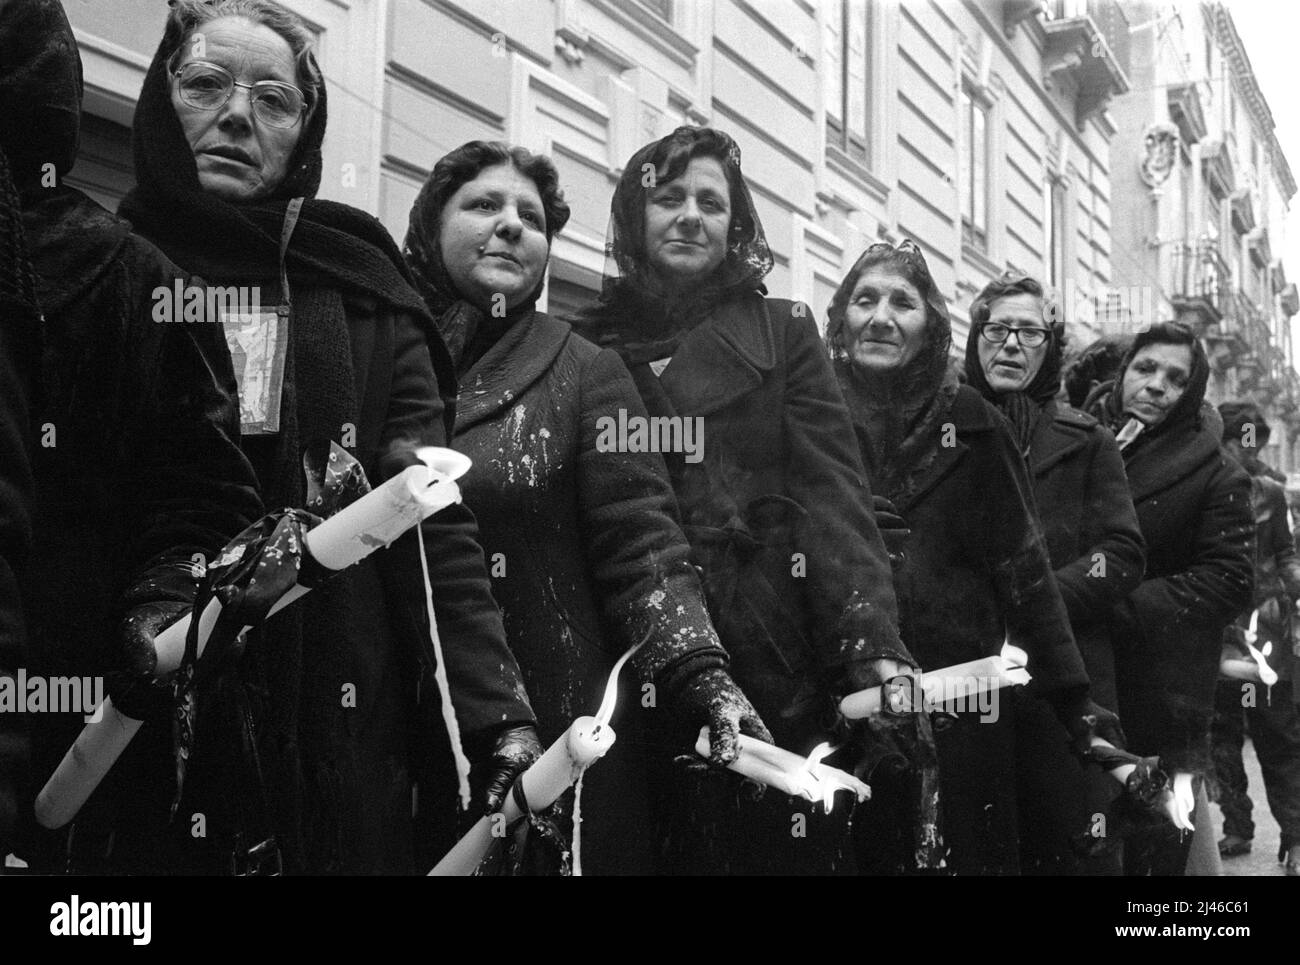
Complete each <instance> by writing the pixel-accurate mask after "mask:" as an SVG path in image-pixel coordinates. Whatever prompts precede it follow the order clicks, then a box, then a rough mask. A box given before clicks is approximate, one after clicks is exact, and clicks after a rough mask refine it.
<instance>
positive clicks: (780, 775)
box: [695, 727, 871, 812]
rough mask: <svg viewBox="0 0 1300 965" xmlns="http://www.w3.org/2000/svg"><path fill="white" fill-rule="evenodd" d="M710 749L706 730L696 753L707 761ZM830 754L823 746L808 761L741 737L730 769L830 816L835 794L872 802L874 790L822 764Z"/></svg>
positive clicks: (844, 773) (704, 729) (826, 746)
mask: <svg viewBox="0 0 1300 965" xmlns="http://www.w3.org/2000/svg"><path fill="white" fill-rule="evenodd" d="M709 749H710V747H709V729H708V728H707V727H704V728H702V729H701V730H700V736H699V739H698V740H697V741H696V742H695V753H697V754H699V755H700V756H701V757H704V758H707V757H708V756H709ZM830 753H831V748H830V745H828V744H821V745H818V747H817V749H816V750H814V751H813V752H812V754H810V755H809V756H808V757H800V756H799V755H798V754H792V753H791V752H790V751H787V750H782V749H781V748H780V747H776V746H774V745H772V744H765V743H764V742H763V741H760V740H755V739H754V738H752V737H748V736H746V735H745V734H741V735H740V740H739V753H738V754H737V755H736V759H735V760H734V761H732V762H731V763H730V764H728V765H727V769H728V770H731V771H735V772H736V773H737V774H739V775H741V776H742V777H747V778H749V779H750V780H752V781H757V782H759V783H760V784H766V785H767V786H768V787H774V788H776V789H777V790H780V791H784V792H785V793H786V794H789V795H790V796H791V797H801V798H804V799H805V800H808V801H814V802H816V801H820V802H821V803H822V805H823V806H824V807H825V808H826V810H827V811H828V812H829V811H830V810H831V808H832V807H833V806H834V801H835V792H836V791H850V792H852V793H853V795H854V796H855V797H856V798H857V799H858V800H859V801H865V800H866V799H867V798H869V797H870V796H871V788H870V787H868V786H867V785H866V784H864V783H862V782H861V781H859V780H858V779H857V778H856V777H854V776H853V775H852V774H848V773H846V772H844V771H841V770H840V769H839V768H838V767H831V766H830V765H829V764H823V763H821V760H822V758H823V757H826V756H828V755H829V754H830Z"/></svg>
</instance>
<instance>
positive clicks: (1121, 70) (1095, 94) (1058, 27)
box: [1004, 0, 1129, 130]
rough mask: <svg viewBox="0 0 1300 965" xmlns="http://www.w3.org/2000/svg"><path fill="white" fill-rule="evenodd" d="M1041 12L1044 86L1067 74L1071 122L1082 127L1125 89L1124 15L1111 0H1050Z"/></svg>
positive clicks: (1055, 83)
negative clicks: (1070, 83) (1071, 96)
mask: <svg viewBox="0 0 1300 965" xmlns="http://www.w3.org/2000/svg"><path fill="white" fill-rule="evenodd" d="M1005 10H1006V8H1004V19H1005V16H1006V13H1005ZM1045 12H1046V17H1047V19H1046V20H1045V22H1044V23H1043V32H1044V34H1045V35H1046V39H1047V42H1046V44H1045V45H1044V46H1043V86H1044V87H1045V88H1047V89H1048V90H1052V89H1054V88H1056V87H1057V86H1059V85H1060V84H1061V83H1062V81H1063V79H1064V78H1067V77H1068V78H1072V80H1073V83H1074V87H1075V100H1074V123H1075V126H1076V127H1077V128H1078V129H1079V130H1083V128H1084V125H1085V124H1086V123H1087V122H1088V119H1089V118H1091V117H1094V116H1096V115H1097V114H1100V113H1101V112H1102V111H1104V110H1105V109H1106V105H1107V103H1109V101H1110V99H1111V97H1112V96H1114V95H1116V94H1123V93H1126V92H1127V91H1128V89H1129V82H1128V75H1127V73H1126V70H1127V67H1128V53H1129V35H1128V18H1127V17H1126V16H1125V15H1124V11H1123V9H1122V8H1121V7H1120V5H1119V4H1118V3H1116V2H1115V0H1087V2H1086V3H1082V2H1079V0H1051V2H1049V3H1047V4H1046V5H1045Z"/></svg>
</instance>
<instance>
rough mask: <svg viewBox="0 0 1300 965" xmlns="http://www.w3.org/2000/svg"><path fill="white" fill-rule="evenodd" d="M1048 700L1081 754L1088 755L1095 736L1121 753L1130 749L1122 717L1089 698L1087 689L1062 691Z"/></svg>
mask: <svg viewBox="0 0 1300 965" xmlns="http://www.w3.org/2000/svg"><path fill="white" fill-rule="evenodd" d="M1048 699H1049V701H1050V702H1051V704H1052V709H1053V710H1054V711H1056V717H1057V719H1058V720H1059V721H1060V722H1061V724H1062V726H1064V727H1065V730H1066V732H1067V733H1068V734H1069V735H1070V746H1071V747H1073V748H1074V750H1075V751H1076V752H1077V753H1079V754H1081V755H1087V754H1088V753H1089V751H1090V749H1091V747H1092V738H1093V737H1094V736H1096V737H1100V738H1101V739H1102V740H1104V741H1108V742H1109V743H1111V744H1113V745H1115V746H1116V747H1118V748H1121V749H1122V748H1124V747H1126V746H1127V745H1128V738H1126V737H1125V736H1124V731H1123V729H1122V728H1121V727H1120V724H1119V717H1118V716H1117V715H1116V714H1115V713H1114V712H1113V711H1110V710H1107V709H1106V708H1105V707H1102V706H1101V705H1100V704H1098V703H1097V702H1096V701H1095V700H1093V699H1092V698H1091V697H1089V696H1088V691H1087V689H1086V688H1078V687H1076V688H1071V689H1070V690H1065V691H1058V692H1056V693H1054V694H1050V695H1049V697H1048Z"/></svg>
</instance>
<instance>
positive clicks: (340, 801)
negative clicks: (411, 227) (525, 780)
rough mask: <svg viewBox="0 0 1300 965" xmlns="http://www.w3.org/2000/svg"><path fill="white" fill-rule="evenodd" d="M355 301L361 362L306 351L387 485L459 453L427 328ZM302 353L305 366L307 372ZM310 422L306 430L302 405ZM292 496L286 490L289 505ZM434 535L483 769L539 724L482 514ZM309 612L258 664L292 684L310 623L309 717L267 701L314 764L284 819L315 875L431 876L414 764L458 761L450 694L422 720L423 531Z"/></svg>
mask: <svg viewBox="0 0 1300 965" xmlns="http://www.w3.org/2000/svg"><path fill="white" fill-rule="evenodd" d="M343 305H344V311H345V318H346V323H347V331H348V337H349V343H348V346H347V352H346V353H345V354H344V355H343V356H342V357H335V356H332V355H331V356H328V357H326V356H323V355H322V354H321V353H322V350H323V347H322V346H321V345H319V344H316V343H314V342H312V341H311V340H310V339H309V336H308V334H307V333H303V335H302V336H301V341H300V342H299V345H298V349H297V351H298V352H299V353H306V355H307V356H315V357H314V358H312V359H311V361H310V362H309V363H308V364H309V365H310V367H311V368H314V369H316V370H319V369H320V368H321V367H323V366H324V367H328V368H331V369H333V370H335V371H336V372H338V373H341V374H342V377H345V378H350V379H351V380H352V382H353V385H354V386H355V399H356V406H357V409H356V415H357V418H356V423H355V426H354V428H355V437H354V439H345V440H344V441H354V442H355V446H354V448H353V451H354V452H355V454H356V456H357V458H358V459H359V460H360V462H361V464H362V466H363V467H364V468H365V470H366V474H367V476H368V477H369V478H370V479H371V480H372V481H374V482H375V483H376V484H377V483H378V482H380V481H382V480H384V479H385V478H387V477H389V476H391V475H392V473H393V467H391V466H390V465H389V464H388V463H389V460H390V459H391V458H392V454H393V453H394V452H395V451H398V450H402V449H405V448H407V447H409V446H410V445H411V444H415V445H444V446H445V445H447V444H448V440H447V438H446V435H445V432H444V423H443V417H442V416H443V413H442V408H443V407H442V401H441V399H440V398H439V395H438V392H437V389H436V382H435V380H434V375H433V369H432V364H431V361H430V356H429V349H428V344H427V342H426V339H425V334H424V332H423V331H422V330H421V328H420V327H419V326H418V325H417V324H416V322H415V320H414V319H413V318H412V317H411V316H410V314H409V313H406V312H403V311H400V310H395V309H393V308H392V307H390V306H388V305H385V304H383V303H381V302H378V301H376V300H375V299H369V298H366V297H364V296H361V295H352V294H348V295H345V297H344V300H343ZM303 358H304V356H303V355H302V354H300V355H299V356H298V361H299V363H300V364H301V362H302V361H303ZM291 379H292V373H287V374H286V382H289V383H290V384H288V385H286V396H285V398H286V400H288V399H292V398H294V397H295V395H296V394H297V393H296V390H297V389H298V387H297V386H294V385H292V383H291ZM290 393H294V394H290ZM286 404H287V403H286ZM299 419H300V422H301V421H304V414H303V413H302V412H301V409H300V413H299ZM340 428H342V427H340ZM264 443H269V444H266V445H264ZM244 445H245V448H246V450H247V451H248V452H249V453H250V455H251V457H252V461H253V465H254V467H255V468H256V469H257V471H258V475H259V478H268V479H274V478H280V476H281V475H282V474H283V472H284V469H283V467H282V466H281V465H278V464H277V462H278V458H277V455H276V454H277V453H278V452H279V449H278V447H277V445H276V444H275V442H274V441H273V440H269V439H267V438H266V437H261V438H252V439H245V442H244ZM266 498H267V501H268V503H272V502H277V501H276V500H275V498H274V497H273V496H272V495H269V494H268V496H267V497H266ZM283 500H284V497H283V495H281V498H280V499H279V500H278V502H283ZM423 526H424V541H425V547H426V556H427V562H428V567H429V576H430V580H431V581H432V586H433V603H434V610H435V616H436V618H437V621H438V632H439V635H440V637H441V640H442V645H443V654H444V656H445V658H446V660H447V672H448V677H449V679H450V682H451V685H452V693H453V702H454V703H455V709H456V714H457V719H458V722H459V725H460V729H461V734H462V739H463V740H464V742H465V749H466V752H467V754H468V755H469V756H470V759H471V761H475V762H476V763H481V762H483V761H484V759H485V757H486V755H487V753H488V752H489V751H490V749H491V748H490V744H491V738H492V735H494V734H495V732H496V731H498V730H499V729H500V728H501V727H502V726H504V725H509V724H518V723H527V722H530V721H531V720H532V712H531V710H530V709H529V707H528V703H527V698H526V697H525V695H524V691H523V685H522V683H521V682H520V679H519V676H518V674H519V671H518V669H517V667H516V665H515V662H514V659H513V657H512V656H511V654H510V652H509V650H508V649H507V647H506V643H505V632H504V628H503V626H502V623H501V615H500V611H499V610H498V608H497V605H496V603H495V602H494V601H493V599H492V597H491V590H490V586H489V584H488V580H487V571H486V568H485V565H484V559H483V553H482V550H481V548H480V546H479V544H478V538H477V523H476V522H475V520H474V517H473V514H472V513H471V512H470V510H469V509H468V507H467V506H466V505H464V504H461V505H455V506H451V507H448V508H447V509H445V510H443V511H441V512H439V513H438V514H437V515H436V516H433V517H430V519H428V520H426V521H425V523H424V524H423ZM295 609H296V610H297V612H296V613H295V612H294V610H290V611H286V612H285V613H284V614H282V615H280V616H277V617H276V618H273V619H272V620H271V621H268V623H267V624H266V625H265V634H264V635H265V636H266V637H267V639H268V648H269V650H268V653H267V657H268V659H267V660H266V661H265V662H264V663H261V664H260V665H258V664H255V666H260V671H261V673H262V674H263V675H264V679H267V680H269V681H272V685H274V681H275V680H276V679H277V678H281V679H282V675H283V674H284V673H285V669H286V668H285V667H284V665H283V664H279V663H277V650H276V647H277V645H278V644H277V641H276V636H277V635H278V633H279V632H280V629H279V626H278V625H277V624H276V621H277V620H285V619H301V621H302V665H301V674H302V677H301V691H300V695H299V697H298V705H297V708H296V710H297V713H298V715H299V717H298V723H297V724H296V725H295V724H294V723H293V720H292V714H293V713H294V710H295V708H293V707H280V706H276V704H275V703H270V704H268V706H267V712H268V713H269V714H271V717H270V718H269V720H270V721H271V726H270V729H269V731H268V736H267V741H268V742H269V744H270V747H271V748H272V753H275V754H276V756H277V758H278V759H279V760H282V761H283V762H284V764H285V766H286V767H287V768H298V767H301V775H302V781H303V785H302V789H301V791H300V792H299V793H301V798H300V800H293V799H290V800H287V801H282V802H281V804H280V807H281V808H283V809H284V810H285V812H286V813H285V814H284V816H283V818H282V820H284V821H286V822H291V821H294V820H295V819H296V820H297V821H300V822H301V829H302V831H301V833H302V835H303V848H304V852H303V853H304V856H305V862H306V867H307V868H308V869H311V870H315V871H350V872H353V873H376V872H382V873H390V874H391V873H409V872H410V871H413V870H420V869H418V868H417V862H416V853H415V851H413V846H417V843H416V842H415V841H414V835H413V834H412V825H411V813H412V799H411V787H412V768H415V769H417V770H418V769H420V768H421V767H422V766H423V764H424V763H425V762H426V761H427V759H428V758H429V757H430V756H431V755H434V754H437V753H440V752H441V751H443V750H444V749H445V747H446V735H445V731H444V728H443V724H442V718H441V715H440V712H439V710H438V700H437V698H436V690H433V689H430V690H429V692H428V693H426V694H425V695H424V699H423V700H422V704H423V710H422V711H421V712H420V713H418V714H417V711H416V699H417V682H418V681H419V680H420V677H421V667H422V666H423V667H425V668H429V667H431V666H432V663H433V656H432V643H431V641H430V638H429V630H428V619H427V616H426V603H425V589H424V582H423V579H422V577H421V569H420V559H419V548H418V544H417V540H416V534H415V533H414V532H410V533H407V534H405V535H404V536H402V537H401V538H400V539H398V540H397V541H396V542H395V543H394V544H393V545H392V546H391V547H390V548H388V549H387V550H381V551H379V552H377V553H375V554H373V555H372V556H370V557H368V558H367V559H366V560H363V561H362V562H361V563H360V564H358V565H357V566H356V567H353V568H352V569H350V570H348V571H347V573H345V574H343V575H341V576H339V577H336V578H334V579H333V580H331V581H330V582H329V583H327V584H326V585H325V586H323V587H321V588H320V589H318V590H316V591H313V593H312V594H311V596H310V597H308V598H306V599H305V600H304V601H303V603H302V604H300V605H299V606H298V607H297V608H295ZM253 649H254V648H253V647H250V652H252V651H253ZM349 685H354V686H355V697H356V700H355V706H350V705H349V704H348V703H347V702H346V701H344V700H343V699H342V692H343V689H344V688H345V687H347V686H349ZM430 687H432V682H431V681H430ZM272 696H273V697H274V696H275V694H274V693H273V695H272ZM270 773H271V775H272V777H271V781H272V783H273V784H274V785H275V786H276V787H277V789H278V790H279V792H280V793H284V791H285V790H286V789H287V787H289V786H291V785H287V784H286V782H284V781H283V779H282V778H281V779H277V778H276V777H275V776H274V775H276V774H277V773H282V772H280V771H278V770H277V769H275V768H271V769H270ZM424 790H425V791H426V793H427V794H428V796H430V797H436V795H434V794H432V793H431V791H430V789H429V788H424ZM452 817H453V815H452V814H451V813H446V814H443V815H442V816H441V818H440V819H439V818H438V817H436V816H431V815H429V814H427V813H425V814H422V815H421V821H422V823H427V824H429V825H432V826H433V827H437V826H438V825H440V824H441V825H444V826H445V825H448V824H449V823H450V821H451V819H452ZM426 833H431V832H429V831H428V830H427V829H426ZM425 857H427V856H426V855H421V856H420V860H419V864H422V863H423V860H424V858H425ZM423 870H427V869H423Z"/></svg>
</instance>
